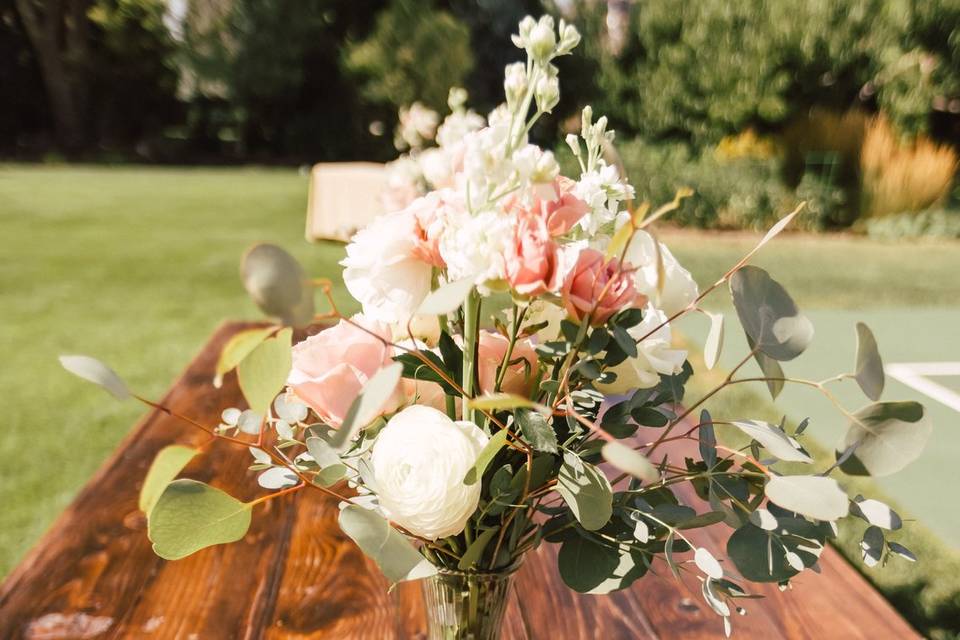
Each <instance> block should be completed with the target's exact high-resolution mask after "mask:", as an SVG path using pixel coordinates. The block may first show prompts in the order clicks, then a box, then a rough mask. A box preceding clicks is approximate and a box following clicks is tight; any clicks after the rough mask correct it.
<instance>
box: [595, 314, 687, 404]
mask: <svg viewBox="0 0 960 640" xmlns="http://www.w3.org/2000/svg"><path fill="white" fill-rule="evenodd" d="M666 320H667V316H666V315H665V314H664V313H663V311H660V310H659V309H655V308H653V307H651V306H650V305H647V307H646V308H645V309H644V310H643V320H641V321H640V324H638V325H635V326H633V327H631V328H630V329H628V330H627V333H629V334H630V335H631V336H632V337H633V339H634V340H639V339H640V338H642V337H643V336H645V335H647V334H648V333H650V332H651V331H653V330H654V329H656V328H657V327H658V326H660V325H661V324H663V323H664V322H666ZM671 341H672V337H671V335H670V325H669V324H664V325H663V326H662V327H660V328H659V329H657V330H656V331H655V332H654V333H653V334H651V335H650V337H648V338H647V339H645V340H642V341H641V342H640V343H639V344H637V357H636V358H628V359H627V360H625V361H623V362H621V363H620V364H618V365H617V366H616V367H614V368H613V372H614V373H616V374H617V379H616V380H614V381H613V382H611V383H610V384H597V385H596V387H597V389H598V390H600V391H601V392H602V393H605V394H608V395H616V394H621V393H627V392H628V391H631V390H633V389H649V388H650V387H655V386H656V385H657V383H658V382H660V375H661V374H662V375H668V376H672V375H676V374H678V373H680V371H681V370H682V369H683V363H684V361H685V360H686V359H687V352H686V351H685V350H683V349H672V348H671Z"/></svg>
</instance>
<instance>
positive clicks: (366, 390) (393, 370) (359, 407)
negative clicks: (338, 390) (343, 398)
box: [330, 362, 403, 449]
mask: <svg viewBox="0 0 960 640" xmlns="http://www.w3.org/2000/svg"><path fill="white" fill-rule="evenodd" d="M402 374H403V365H402V364H400V363H399V362H394V363H393V364H389V365H387V366H385V367H384V368H382V369H380V370H379V371H377V372H376V373H375V374H373V377H372V378H370V379H369V380H367V383H366V384H365V385H363V391H361V392H360V395H359V396H357V397H356V399H355V400H354V401H353V404H351V405H350V409H349V411H347V417H346V418H344V420H343V424H342V425H340V428H339V429H337V431H336V433H335V434H334V436H333V438H332V439H331V441H330V445H331V446H332V447H333V448H335V449H343V448H344V447H346V446H348V445H349V444H350V442H351V441H353V438H354V436H356V435H357V433H358V432H359V431H360V429H363V428H364V427H366V426H367V425H368V424H370V423H371V422H373V421H374V419H376V417H377V416H379V415H380V413H381V411H383V407H384V405H385V404H386V403H387V401H388V400H390V398H391V397H392V396H393V394H394V393H395V392H396V390H397V385H398V384H400V377H401V375H402Z"/></svg>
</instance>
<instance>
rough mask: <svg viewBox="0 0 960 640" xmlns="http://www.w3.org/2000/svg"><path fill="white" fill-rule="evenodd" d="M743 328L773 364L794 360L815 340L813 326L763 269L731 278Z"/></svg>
mask: <svg viewBox="0 0 960 640" xmlns="http://www.w3.org/2000/svg"><path fill="white" fill-rule="evenodd" d="M730 293H731V295H732V296H733V305H734V307H736V309H737V316H738V317H739V318H740V324H742V325H743V329H744V331H745V332H746V333H747V336H749V337H750V339H751V340H752V341H753V343H754V344H756V345H757V347H758V348H759V349H760V351H762V352H763V353H765V354H767V355H768V356H770V357H771V358H773V359H774V360H781V361H782V360H793V359H794V358H796V357H797V356H798V355H800V354H801V353H803V352H804V350H805V349H806V348H807V346H808V345H809V344H810V342H811V341H812V340H813V325H812V324H811V323H810V320H808V319H807V317H806V316H804V315H803V314H801V313H800V310H799V309H797V305H796V304H794V302H793V299H792V298H791V297H790V295H789V294H788V293H787V292H786V290H785V289H784V288H783V287H782V286H780V283H778V282H777V281H776V280H774V279H773V278H771V277H770V275H769V274H768V273H767V272H766V271H764V270H763V269H761V268H760V267H754V266H749V265H748V266H745V267H742V268H741V269H739V270H738V271H737V272H735V273H734V274H733V275H732V276H731V277H730Z"/></svg>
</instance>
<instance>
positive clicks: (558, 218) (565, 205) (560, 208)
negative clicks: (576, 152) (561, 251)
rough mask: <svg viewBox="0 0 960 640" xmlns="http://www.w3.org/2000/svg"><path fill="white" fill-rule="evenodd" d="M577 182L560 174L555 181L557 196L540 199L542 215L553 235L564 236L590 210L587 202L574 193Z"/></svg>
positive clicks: (554, 190) (554, 186)
mask: <svg viewBox="0 0 960 640" xmlns="http://www.w3.org/2000/svg"><path fill="white" fill-rule="evenodd" d="M576 184H577V183H576V182H574V181H573V180H571V179H570V178H565V177H564V176H559V177H558V178H557V179H556V180H554V181H553V192H554V195H555V197H554V198H553V199H551V200H539V201H538V202H537V204H538V205H539V209H540V215H541V216H542V217H543V220H544V222H546V225H547V231H549V232H550V235H551V236H562V235H563V234H565V233H567V232H568V231H570V229H572V228H573V225H575V224H577V222H579V221H580V218H582V217H583V216H585V215H586V214H587V212H588V211H589V210H590V207H589V206H588V205H587V203H586V202H584V201H583V200H581V199H580V198H578V197H577V196H575V195H573V188H574V187H575V186H576Z"/></svg>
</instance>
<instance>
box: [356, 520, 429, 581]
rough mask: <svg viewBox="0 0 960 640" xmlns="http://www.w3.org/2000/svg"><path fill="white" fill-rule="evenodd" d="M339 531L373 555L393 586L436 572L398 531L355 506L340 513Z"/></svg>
mask: <svg viewBox="0 0 960 640" xmlns="http://www.w3.org/2000/svg"><path fill="white" fill-rule="evenodd" d="M339 522H340V528H341V529H342V530H343V532H344V533H345V534H347V535H348V536H350V538H351V539H352V540H353V541H354V542H355V543H357V546H358V547H360V550H361V551H363V552H364V553H365V554H367V555H368V556H370V558H372V559H373V560H374V561H375V562H376V563H377V565H378V566H379V567H380V570H381V571H383V575H385V576H386V577H387V580H389V581H390V582H391V583H395V582H400V581H402V580H416V579H418V578H425V577H427V576H430V575H433V574H435V573H436V572H437V570H436V568H435V567H434V566H433V565H431V564H430V563H429V562H428V561H427V559H426V558H424V557H423V556H422V555H420V553H419V552H418V551H417V550H416V548H414V546H413V545H412V544H411V543H410V541H409V540H407V539H406V538H405V537H404V536H403V535H402V534H401V533H400V532H399V531H397V530H396V529H394V528H393V527H391V526H390V524H389V523H388V522H387V521H386V520H384V519H383V517H382V516H380V515H379V514H377V513H375V512H373V511H371V510H369V509H364V508H363V507H360V506H357V505H355V504H348V505H346V506H344V507H343V509H341V510H340V517H339Z"/></svg>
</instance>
